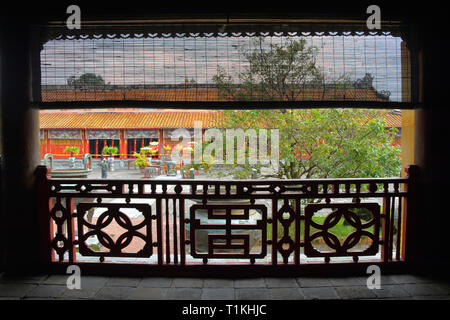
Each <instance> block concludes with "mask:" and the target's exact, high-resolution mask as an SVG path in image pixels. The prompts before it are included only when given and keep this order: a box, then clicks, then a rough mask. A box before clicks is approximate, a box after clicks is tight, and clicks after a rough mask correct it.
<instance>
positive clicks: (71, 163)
mask: <svg viewBox="0 0 450 320" xmlns="http://www.w3.org/2000/svg"><path fill="white" fill-rule="evenodd" d="M63 152H70V157H69V166H70V167H71V168H73V166H74V164H75V154H78V152H80V148H79V147H76V146H67V147H66V148H65V149H64V151H63Z"/></svg>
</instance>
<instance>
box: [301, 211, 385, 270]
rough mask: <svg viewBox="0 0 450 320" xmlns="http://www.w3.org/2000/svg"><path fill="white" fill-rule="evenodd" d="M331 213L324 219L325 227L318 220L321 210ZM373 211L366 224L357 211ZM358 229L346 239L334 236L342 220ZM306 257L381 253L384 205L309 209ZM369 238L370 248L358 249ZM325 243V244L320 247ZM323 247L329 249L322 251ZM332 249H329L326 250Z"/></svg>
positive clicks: (328, 259) (306, 223)
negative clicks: (335, 228) (381, 214)
mask: <svg viewBox="0 0 450 320" xmlns="http://www.w3.org/2000/svg"><path fill="white" fill-rule="evenodd" d="M326 210H329V211H331V212H330V213H328V214H327V215H326V217H325V219H324V220H323V224H319V223H317V222H316V221H314V219H313V217H314V216H315V214H317V213H318V212H319V211H326ZM361 211H366V212H370V216H371V217H370V219H369V220H368V221H364V220H363V219H361V217H360V215H358V214H357V212H361ZM341 220H342V221H344V222H346V224H347V225H348V226H350V227H352V228H353V229H354V231H352V232H350V233H349V234H348V235H347V236H346V237H345V238H344V239H340V238H339V237H338V236H337V235H336V234H335V233H333V230H332V229H333V227H335V226H337V225H338V223H339V222H340V221H341ZM304 228H305V251H304V252H305V255H306V256H308V257H325V261H326V262H329V261H330V257H345V256H352V257H353V258H354V259H355V260H356V261H357V260H358V256H372V255H375V254H377V253H378V251H379V244H380V237H379V230H380V206H379V205H378V203H317V204H308V205H306V206H305V225H304ZM363 237H364V238H366V239H368V242H369V243H370V245H368V246H366V247H365V248H364V249H362V250H358V246H357V245H358V244H360V243H361V239H362V238H363ZM320 244H322V245H320ZM319 247H325V248H324V250H321V249H320V248H319ZM326 247H328V248H326Z"/></svg>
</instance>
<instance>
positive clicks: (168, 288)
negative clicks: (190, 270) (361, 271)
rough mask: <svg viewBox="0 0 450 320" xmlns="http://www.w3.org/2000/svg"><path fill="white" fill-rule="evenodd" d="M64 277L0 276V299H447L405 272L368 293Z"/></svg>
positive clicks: (312, 282) (336, 284)
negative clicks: (77, 281)
mask: <svg viewBox="0 0 450 320" xmlns="http://www.w3.org/2000/svg"><path fill="white" fill-rule="evenodd" d="M67 277H68V275H41V276H32V277H17V276H16V277H12V276H7V275H5V274H0V300H3V299H13V300H18V299H46V300H47V299H64V300H68V299H70V300H71V299H94V300H97V299H100V300H105V299H107V300H110V299H113V300H130V299H131V300H137V299H139V300H142V299H145V300H304V299H376V300H378V299H380V300H381V299H391V300H392V299H402V300H404V299H408V300H409V299H419V300H422V299H439V300H442V299H444V300H450V283H449V282H448V281H443V280H437V279H432V278H428V277H422V276H415V275H410V274H404V275H389V276H388V275H386V276H382V277H381V289H379V290H377V289H374V290H369V289H368V288H367V286H366V278H365V277H350V278H311V277H300V278H254V279H200V278H150V277H149V278H142V277H139V278H119V277H99V276H82V278H81V289H80V290H76V289H74V290H69V289H68V288H67V286H66V282H67Z"/></svg>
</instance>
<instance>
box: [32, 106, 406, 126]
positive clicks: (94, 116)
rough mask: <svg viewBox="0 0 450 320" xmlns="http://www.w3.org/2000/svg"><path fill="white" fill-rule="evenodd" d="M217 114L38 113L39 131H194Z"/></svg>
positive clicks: (390, 119)
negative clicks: (173, 129) (196, 124)
mask: <svg viewBox="0 0 450 320" xmlns="http://www.w3.org/2000/svg"><path fill="white" fill-rule="evenodd" d="M384 118H385V121H386V127H388V128H392V127H396V128H400V127H401V126H402V118H401V115H400V114H393V113H389V112H386V113H384ZM222 119H223V113H222V112H221V111H212V110H188V111H181V110H164V109H160V110H152V111H132V112H131V111H116V110H114V111H106V110H105V111H101V112H98V111H89V112H86V111H85V110H83V111H41V112H40V128H41V129H166V128H167V129H169V128H194V122H195V121H201V122H202V127H203V128H216V127H220V125H221V122H222Z"/></svg>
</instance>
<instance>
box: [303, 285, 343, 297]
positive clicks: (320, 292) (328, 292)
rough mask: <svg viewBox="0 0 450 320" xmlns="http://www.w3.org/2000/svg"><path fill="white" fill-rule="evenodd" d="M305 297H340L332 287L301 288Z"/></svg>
mask: <svg viewBox="0 0 450 320" xmlns="http://www.w3.org/2000/svg"><path fill="white" fill-rule="evenodd" d="M300 290H301V292H302V293H303V295H304V296H305V298H306V299H318V300H322V299H324V300H325V299H326V300H328V299H340V297H339V296H338V294H337V292H336V289H335V288H334V287H318V288H301V289H300Z"/></svg>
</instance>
